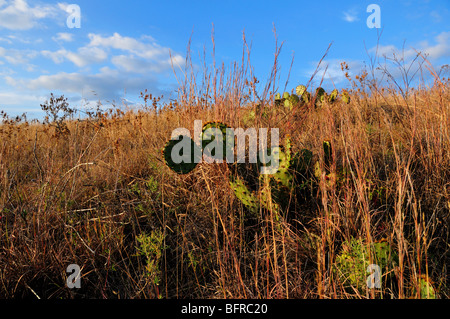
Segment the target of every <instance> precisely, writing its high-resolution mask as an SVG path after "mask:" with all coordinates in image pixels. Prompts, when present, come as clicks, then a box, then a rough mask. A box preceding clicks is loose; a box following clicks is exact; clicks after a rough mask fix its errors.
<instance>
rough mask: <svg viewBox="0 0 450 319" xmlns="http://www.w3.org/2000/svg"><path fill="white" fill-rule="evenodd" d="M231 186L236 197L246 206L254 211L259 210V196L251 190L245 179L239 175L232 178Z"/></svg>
mask: <svg viewBox="0 0 450 319" xmlns="http://www.w3.org/2000/svg"><path fill="white" fill-rule="evenodd" d="M229 183H230V187H231V189H232V190H233V191H234V194H235V195H236V197H237V198H238V199H239V200H240V201H241V203H242V204H244V205H245V207H247V208H248V210H249V211H250V212H252V213H255V214H256V212H257V211H258V210H259V201H258V198H257V196H255V194H254V193H253V192H251V191H250V190H249V189H248V187H247V186H246V185H245V184H244V182H243V180H242V179H241V178H239V177H237V178H233V180H230V182H229Z"/></svg>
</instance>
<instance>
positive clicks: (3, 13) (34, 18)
mask: <svg viewBox="0 0 450 319" xmlns="http://www.w3.org/2000/svg"><path fill="white" fill-rule="evenodd" d="M59 10H60V9H58V6H55V5H35V6H30V5H28V2H27V0H10V1H5V0H2V1H0V29H1V28H5V29H9V30H29V29H32V28H34V27H35V26H36V25H37V24H38V22H39V20H42V19H45V18H53V17H56V16H57V15H58V12H59Z"/></svg>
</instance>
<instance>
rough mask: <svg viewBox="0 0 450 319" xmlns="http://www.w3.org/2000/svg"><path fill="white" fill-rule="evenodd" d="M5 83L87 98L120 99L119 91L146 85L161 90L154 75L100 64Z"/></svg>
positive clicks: (7, 79)
mask: <svg viewBox="0 0 450 319" xmlns="http://www.w3.org/2000/svg"><path fill="white" fill-rule="evenodd" d="M5 80H6V82H7V83H8V84H9V85H12V86H15V87H22V88H25V89H27V90H30V91H39V90H45V91H48V92H54V91H61V92H65V93H74V94H81V96H82V97H83V98H87V99H101V100H111V99H120V98H121V96H122V95H123V92H124V91H125V90H126V91H130V92H134V91H135V92H138V91H141V90H143V89H144V88H149V89H151V90H152V92H154V94H160V93H162V90H161V89H159V85H160V83H159V82H158V79H157V78H156V77H150V76H127V74H123V72H120V71H118V70H113V69H110V68H108V67H104V68H102V69H101V70H100V72H98V73H95V74H82V73H76V72H73V73H67V72H60V73H57V74H52V75H41V76H39V77H37V78H35V79H21V80H16V79H14V78H12V77H10V76H6V77H5Z"/></svg>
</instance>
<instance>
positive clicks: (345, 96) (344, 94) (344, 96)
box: [341, 90, 350, 104]
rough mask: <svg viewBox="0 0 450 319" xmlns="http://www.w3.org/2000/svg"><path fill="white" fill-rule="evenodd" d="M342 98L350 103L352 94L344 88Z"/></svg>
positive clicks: (346, 102)
mask: <svg viewBox="0 0 450 319" xmlns="http://www.w3.org/2000/svg"><path fill="white" fill-rule="evenodd" d="M341 98H342V101H343V102H344V103H345V104H349V103H350V95H349V94H348V91H347V90H342V93H341Z"/></svg>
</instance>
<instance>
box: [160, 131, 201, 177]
mask: <svg viewBox="0 0 450 319" xmlns="http://www.w3.org/2000/svg"><path fill="white" fill-rule="evenodd" d="M179 143H182V144H183V146H184V147H182V148H180V147H179V145H180V144H179ZM175 147H177V149H175ZM199 148H200V147H199V146H198V145H197V144H195V142H194V141H193V140H192V139H191V138H190V137H188V136H182V135H179V136H178V137H176V138H175V139H171V140H169V141H168V142H167V143H166V146H165V147H164V149H163V151H162V153H163V158H164V162H165V163H166V165H167V166H168V167H169V168H170V169H171V170H173V171H174V172H175V173H177V174H188V173H190V172H191V171H192V170H194V168H195V167H196V166H197V164H198V163H199V162H200V161H201V150H200V149H199ZM196 149H197V151H196ZM182 152H188V154H181V153H182ZM174 155H178V156H183V155H185V156H183V157H186V159H187V161H184V160H183V161H181V162H178V161H175V160H174V158H175V156H174ZM186 155H187V156H186Z"/></svg>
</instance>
